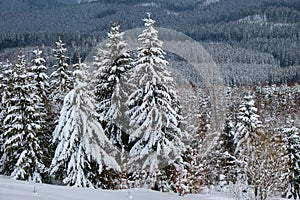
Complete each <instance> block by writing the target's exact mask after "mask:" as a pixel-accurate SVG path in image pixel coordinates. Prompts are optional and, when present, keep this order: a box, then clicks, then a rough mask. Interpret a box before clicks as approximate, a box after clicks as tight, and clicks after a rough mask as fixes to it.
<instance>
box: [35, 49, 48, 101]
mask: <svg viewBox="0 0 300 200" xmlns="http://www.w3.org/2000/svg"><path fill="white" fill-rule="evenodd" d="M32 53H33V55H34V58H33V59H32V61H31V63H32V66H31V69H32V71H33V72H34V75H33V78H34V80H35V81H36V83H37V89H38V90H39V94H40V95H41V97H42V98H46V97H47V94H48V89H49V81H48V80H49V77H48V75H47V74H46V71H47V67H46V66H45V62H46V61H45V59H44V58H42V53H43V52H42V51H41V50H40V49H39V48H37V49H36V50H34V51H32Z"/></svg>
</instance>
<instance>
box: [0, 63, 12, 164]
mask: <svg viewBox="0 0 300 200" xmlns="http://www.w3.org/2000/svg"><path fill="white" fill-rule="evenodd" d="M1 69H2V73H1V84H0V92H1V100H0V121H1V122H3V120H4V116H5V113H6V111H7V109H6V106H8V105H6V103H7V101H6V99H8V98H9V95H10V91H11V87H10V85H11V81H12V77H11V75H12V71H13V70H12V64H11V63H10V61H9V60H8V59H7V61H6V63H3V64H2V66H1ZM3 133H4V128H3V126H1V127H0V158H1V157H2V155H3V144H4V139H3Z"/></svg>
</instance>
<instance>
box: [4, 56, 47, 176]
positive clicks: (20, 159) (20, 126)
mask: <svg viewBox="0 0 300 200" xmlns="http://www.w3.org/2000/svg"><path fill="white" fill-rule="evenodd" d="M9 77H10V78H11V80H8V83H10V84H8V85H7V88H6V90H7V91H8V90H9V91H10V92H9V95H7V96H6V99H5V100H6V103H5V106H4V107H5V109H6V112H5V115H4V121H3V126H4V133H3V139H4V144H3V155H2V158H1V173H3V174H5V175H10V176H12V177H13V178H15V179H20V180H33V181H36V182H41V181H42V174H43V173H44V169H45V166H44V164H43V159H44V156H43V152H42V150H41V145H40V141H39V134H40V130H41V128H42V123H43V122H42V120H41V119H42V116H43V115H44V113H43V112H42V109H41V107H40V98H39V97H38V96H37V95H36V87H35V84H34V81H33V77H32V73H30V72H29V70H28V68H27V66H26V63H25V58H24V55H23V54H22V51H21V50H20V52H19V55H18V61H17V63H16V64H15V66H14V68H13V69H12V74H11V76H9Z"/></svg>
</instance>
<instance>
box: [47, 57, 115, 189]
mask: <svg viewBox="0 0 300 200" xmlns="http://www.w3.org/2000/svg"><path fill="white" fill-rule="evenodd" d="M77 67H78V68H79V69H77V70H75V71H74V75H75V83H74V89H72V90H71V91H70V92H69V93H68V94H67V95H66V97H65V99H64V104H63V107H62V110H61V112H60V117H59V123H58V125H57V126H56V128H55V131H54V133H53V142H58V145H57V147H56V151H55V156H54V158H53V160H52V164H51V169H52V170H51V174H58V175H60V176H61V174H59V173H62V172H63V174H62V175H63V176H64V178H63V182H64V183H65V184H67V185H71V186H77V187H102V184H103V183H101V173H102V172H103V171H104V170H107V172H108V171H109V170H113V171H120V167H119V165H118V164H117V162H116V160H115V159H114V157H112V156H111V155H114V154H115V153H116V150H115V148H114V146H113V145H112V144H111V142H110V141H109V140H108V138H107V137H106V136H105V134H104V131H103V129H102V126H101V124H100V123H99V122H98V119H97V117H96V113H95V106H94V105H95V102H94V95H93V92H92V91H91V88H90V85H89V84H88V83H87V81H88V80H89V78H90V77H89V76H90V75H89V74H88V70H87V66H86V65H85V64H83V63H80V62H79V64H78V65H77ZM64 170H65V171H64Z"/></svg>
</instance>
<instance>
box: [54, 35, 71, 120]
mask: <svg viewBox="0 0 300 200" xmlns="http://www.w3.org/2000/svg"><path fill="white" fill-rule="evenodd" d="M66 52H67V48H65V43H63V42H62V40H61V38H60V37H59V38H58V41H57V42H56V49H53V53H54V58H55V60H56V64H55V65H53V66H52V67H53V68H54V71H53V73H52V74H51V75H50V79H51V91H50V93H51V94H50V97H51V101H52V105H51V107H52V115H53V117H54V118H55V117H57V116H58V115H59V112H60V110H61V108H62V104H63V101H64V97H65V96H66V94H67V93H68V92H69V91H70V90H71V88H72V87H73V83H72V76H71V75H72V72H71V71H70V70H69V64H68V63H67V61H68V59H69V57H67V56H66ZM54 120H56V119H54Z"/></svg>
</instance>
